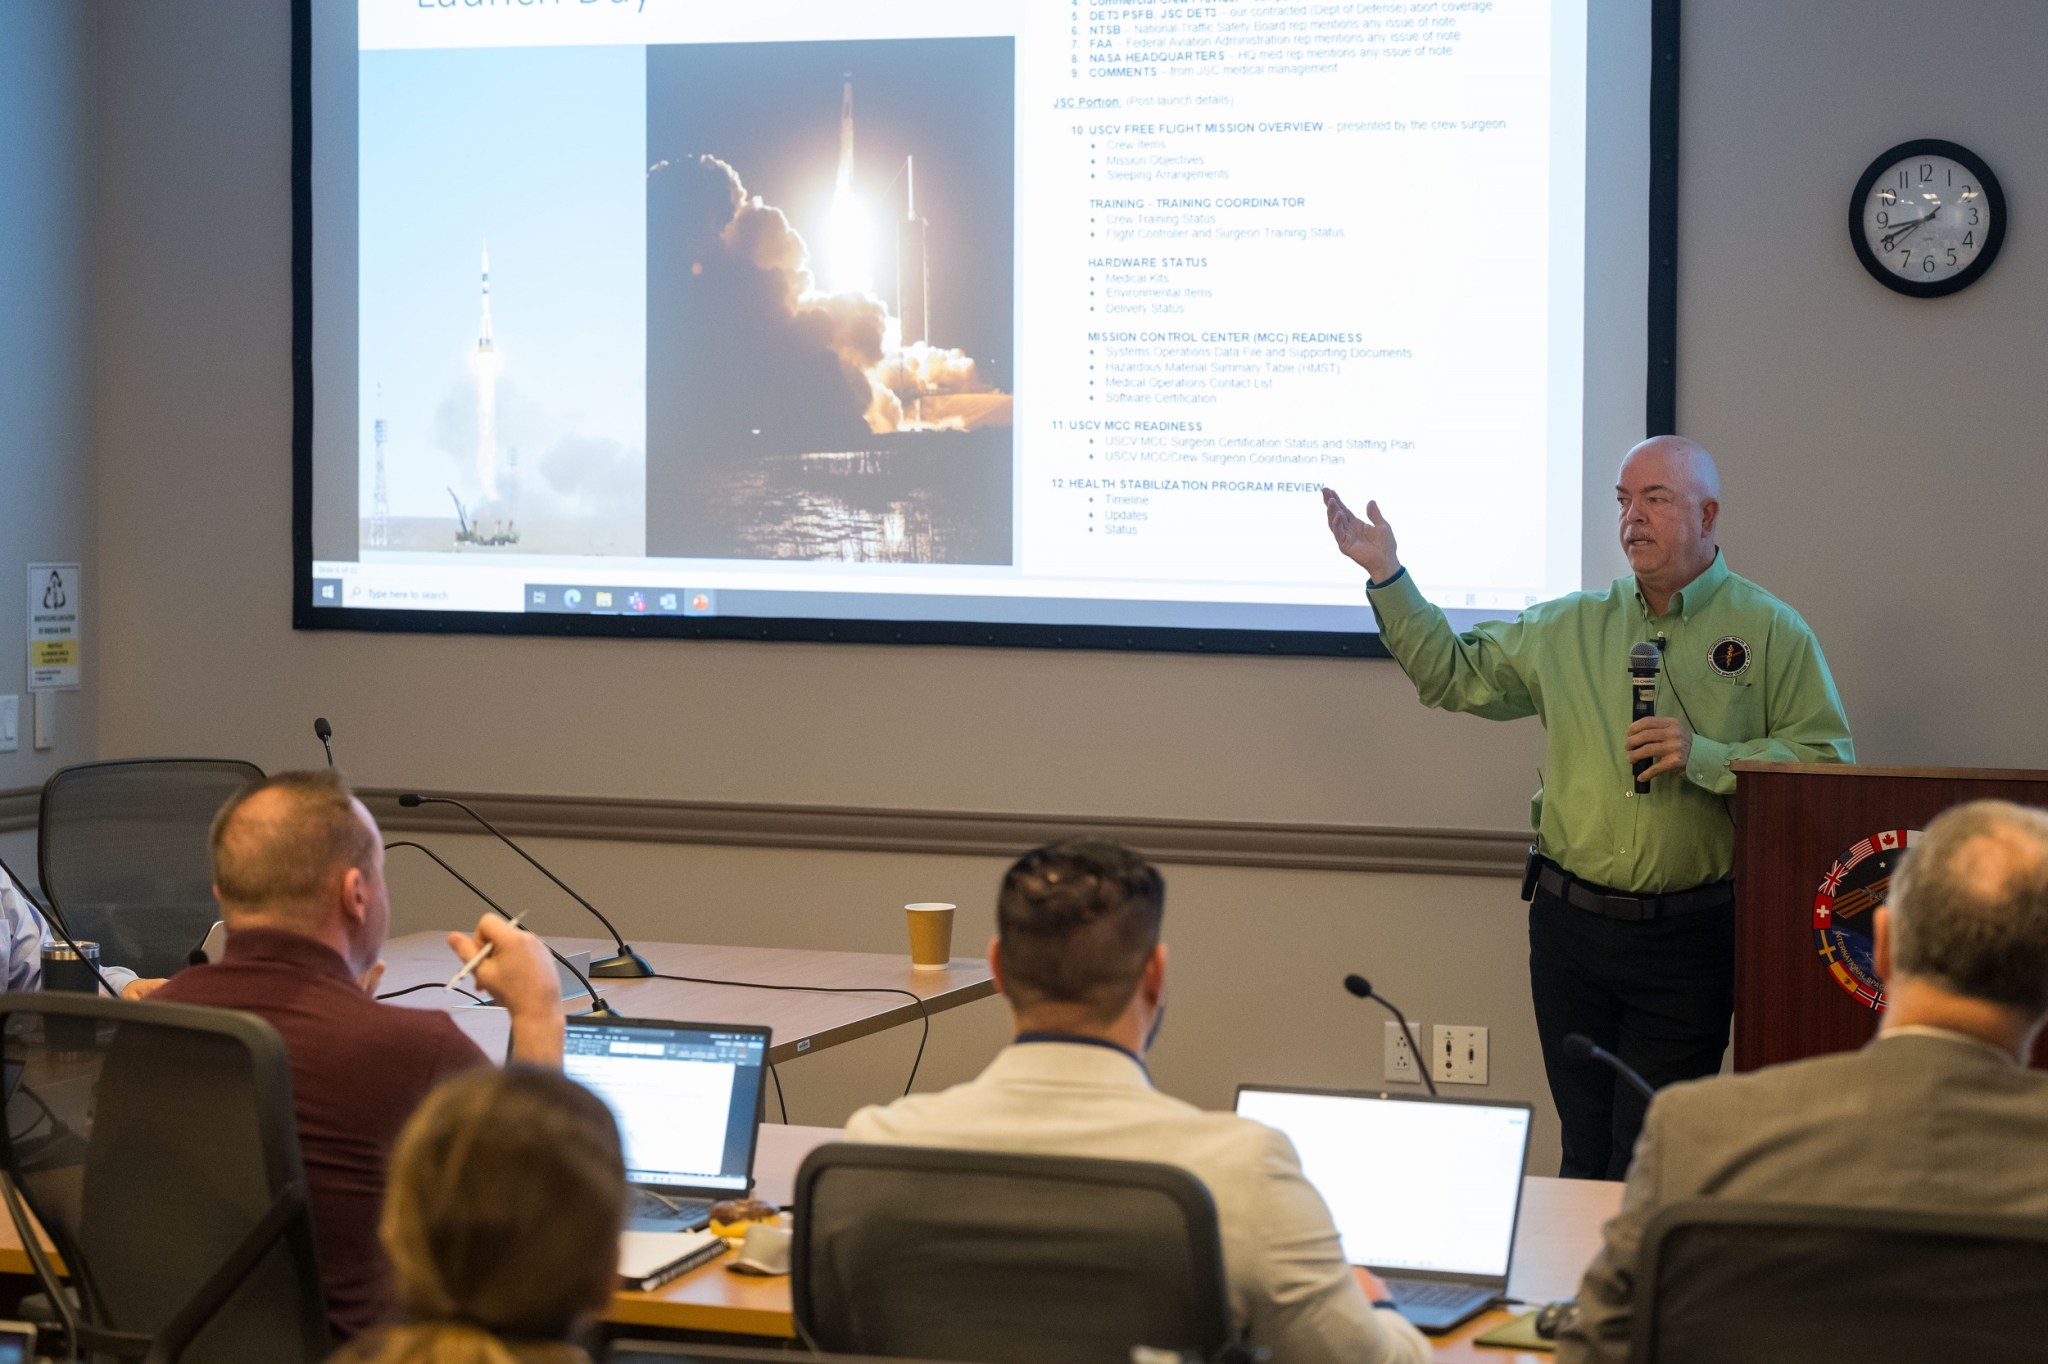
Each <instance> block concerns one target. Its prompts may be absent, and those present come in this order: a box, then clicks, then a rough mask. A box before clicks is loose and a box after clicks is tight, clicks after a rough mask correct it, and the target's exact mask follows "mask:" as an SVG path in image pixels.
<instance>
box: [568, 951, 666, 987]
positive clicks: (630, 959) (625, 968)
mask: <svg viewBox="0 0 2048 1364" xmlns="http://www.w3.org/2000/svg"><path fill="white" fill-rule="evenodd" d="M583 974H584V975H586V976H589V977H591V978H592V979H593V980H645V979H646V978H647V977H648V976H651V975H653V974H654V968H653V967H652V966H649V965H648V964H647V958H645V957H643V956H641V955H640V954H639V953H638V952H635V951H634V950H633V949H632V948H630V947H628V948H626V949H625V950H624V951H622V952H618V953H615V954H614V955H612V956H609V957H600V958H599V959H598V960H596V961H594V962H592V963H590V965H589V966H588V967H586V968H585V969H584V972H583Z"/></svg>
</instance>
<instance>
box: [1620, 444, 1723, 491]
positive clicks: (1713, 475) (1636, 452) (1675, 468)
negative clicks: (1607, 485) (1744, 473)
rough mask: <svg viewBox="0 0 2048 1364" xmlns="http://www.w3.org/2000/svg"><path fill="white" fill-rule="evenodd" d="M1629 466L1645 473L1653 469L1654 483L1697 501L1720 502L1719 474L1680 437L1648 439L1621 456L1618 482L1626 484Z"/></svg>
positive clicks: (1705, 455)
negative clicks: (1678, 489) (1664, 485)
mask: <svg viewBox="0 0 2048 1364" xmlns="http://www.w3.org/2000/svg"><path fill="white" fill-rule="evenodd" d="M1631 464H1636V465H1638V467H1639V469H1640V470H1641V471H1642V472H1643V473H1645V474H1648V473H1650V472H1651V470H1652V468H1654V470H1655V471H1656V474H1657V479H1656V481H1658V482H1661V483H1664V484H1667V485H1668V486H1671V487H1673V488H1680V489H1683V490H1684V491H1686V492H1688V493H1690V494H1691V495H1692V496H1693V497H1694V498H1696V499H1698V500H1699V501H1701V502H1718V501H1720V500H1721V471H1720V470H1719V469H1718V468H1716V467H1715V466H1714V457H1713V456H1712V455H1710V454H1708V453H1707V448H1706V447H1705V446H1704V445H1701V444H1700V443H1699V442H1697V441H1692V440H1687V439H1686V438H1685V437H1684V436H1652V437H1650V438H1649V439H1648V440H1646V441H1644V442H1643V443H1642V444H1640V445H1638V446H1636V447H1635V448H1634V449H1633V450H1630V451H1629V452H1628V453H1627V454H1625V455H1623V456H1622V457H1621V478H1620V480H1619V481H1620V482H1623V483H1626V482H1627V481H1628V474H1629V466H1630V465H1631Z"/></svg>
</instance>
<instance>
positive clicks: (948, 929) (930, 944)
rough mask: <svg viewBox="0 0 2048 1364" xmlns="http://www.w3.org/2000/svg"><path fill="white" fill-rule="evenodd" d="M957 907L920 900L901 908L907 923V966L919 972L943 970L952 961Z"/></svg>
mask: <svg viewBox="0 0 2048 1364" xmlns="http://www.w3.org/2000/svg"><path fill="white" fill-rule="evenodd" d="M958 907H959V906H957V905H948V904H941V903H939V902H937V901H923V902H920V903H918V904H914V905H905V906H903V912H904V914H905V915H906V916H907V917H908V918H909V920H910V964H911V965H912V966H914V967H916V968H917V969H918V970H920V971H943V970H944V969H945V968H946V965H947V963H949V962H950V961H952V959H953V911H954V910H955V909H957V908H958Z"/></svg>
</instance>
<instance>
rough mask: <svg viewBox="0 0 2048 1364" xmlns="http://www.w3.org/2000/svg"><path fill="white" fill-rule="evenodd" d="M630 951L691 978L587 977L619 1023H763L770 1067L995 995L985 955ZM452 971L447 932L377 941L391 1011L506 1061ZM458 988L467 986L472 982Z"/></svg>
mask: <svg viewBox="0 0 2048 1364" xmlns="http://www.w3.org/2000/svg"><path fill="white" fill-rule="evenodd" d="M547 942H548V946H550V947H552V948H554V949H555V950H556V951H557V952H559V953H561V954H562V955H563V956H565V957H569V958H572V959H573V958H575V957H576V955H577V954H579V953H586V952H587V953H590V954H591V955H593V956H597V957H604V956H609V955H611V953H612V951H613V950H614V948H613V945H612V942H611V940H610V939H608V938H555V937H550V938H549V939H548V940H547ZM634 947H635V950H637V951H638V952H639V953H640V955H641V956H642V957H644V958H646V959H647V964H648V965H649V966H652V967H653V968H654V969H655V970H656V971H657V972H660V973H661V974H662V975H664V976H691V977H696V979H695V980H687V981H686V980H662V979H656V978H649V979H640V980H597V981H593V982H592V984H593V985H594V986H596V988H597V991H598V993H599V994H600V995H602V996H603V997H604V1000H605V1002H606V1003H607V1004H608V1005H610V1006H611V1008H612V1009H613V1010H615V1011H616V1012H618V1013H619V1014H621V1015H623V1016H624V1017H626V1018H656V1019H664V1020H667V1021H669V1022H678V1023H746V1024H751V1025H755V1026H764V1027H767V1028H768V1029H770V1031H771V1034H772V1037H771V1045H770V1047H769V1051H768V1059H769V1061H771V1062H773V1063H777V1064H780V1063H781V1062H784V1061H793V1060H795V1059H796V1058H797V1057H799V1056H808V1055H810V1054H811V1053H812V1052H817V1051H823V1050H824V1049H825V1048H827V1047H834V1046H838V1045H840V1044H841V1043H845V1042H851V1041H853V1040H854V1039H855V1038H860V1037H866V1036H869V1035H870V1034H873V1033H878V1032H881V1031H883V1030H885V1029H888V1028H894V1027H897V1026H900V1025H901V1024H904V1023H911V1022H915V1021H917V1020H918V1019H920V1018H927V1017H929V1016H930V1015H932V1014H935V1013H943V1012H944V1011H946V1010H947V1009H956V1008H958V1007H960V1006H961V1005H962V1004H970V1003H972V1002H974V1001H975V1000H977V999H986V998H988V997H989V996H990V995H992V994H994V993H995V992H996V985H995V981H994V980H993V979H992V978H991V977H990V975H989V969H988V961H987V960H986V959H985V958H982V957H955V958H953V960H952V961H951V962H950V963H949V964H948V965H946V966H945V967H942V968H939V969H936V970H930V971H920V970H918V969H916V968H915V967H913V966H912V965H911V964H910V955H909V953H908V952H902V953H889V952H830V951H824V950H821V949H812V948H794V947H717V946H709V945H704V944H698V943H667V942H648V943H636V944H634ZM458 965H460V963H459V962H457V961H456V960H455V958H454V956H453V955H452V954H451V953H450V952H449V950H448V936H447V934H445V933H408V934H406V935H405V936H403V937H398V938H393V939H391V940H390V941H389V942H387V943H386V944H385V945H384V979H383V981H382V983H381V984H379V985H378V987H377V992H378V994H379V995H380V996H387V997H391V996H395V997H392V998H391V1000H390V1002H391V1003H393V1004H402V1005H407V1006H410V1007H413V1008H422V1009H445V1010H446V1011H447V1012H448V1014H449V1016H450V1017H452V1018H453V1019H454V1020H455V1021H456V1023H458V1024H459V1025H461V1027H462V1030H463V1031H464V1032H466V1033H468V1034H469V1036H470V1037H471V1038H473V1039H474V1040H475V1041H476V1044H477V1045H478V1046H480V1047H482V1048H483V1050H484V1054H485V1055H487V1056H503V1055H505V1051H506V1043H507V1041H508V1040H509V1038H510V1031H511V1030H510V1024H509V1023H508V1021H507V1019H506V1016H505V1011H504V1010H503V1009H499V1008H495V1007H491V1006H484V1005H475V1004H471V1003H470V1002H469V1001H467V1000H464V999H463V998H462V997H461V996H459V995H455V994H453V993H451V992H449V991H447V990H443V989H440V988H439V987H440V986H441V985H442V984H444V983H445V982H446V981H447V979H448V977H449V976H451V975H453V974H454V973H455V968H456V967H457V966H458ZM415 987H422V988H415ZM424 987H434V988H424ZM467 988H469V989H471V990H474V989H475V982H473V981H472V982H468V983H467ZM401 991H404V992H407V993H398V992H401ZM587 1002H588V1001H587V1000H585V999H584V998H583V997H581V996H577V997H576V998H573V999H571V1000H569V1001H568V1003H569V1007H570V1009H572V1010H574V1009H579V1008H582V1007H584V1006H585V1005H586V1004H587Z"/></svg>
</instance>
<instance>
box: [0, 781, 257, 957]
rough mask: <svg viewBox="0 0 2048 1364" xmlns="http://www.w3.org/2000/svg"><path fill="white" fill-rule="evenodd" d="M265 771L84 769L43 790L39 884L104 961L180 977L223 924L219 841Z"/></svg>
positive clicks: (68, 924)
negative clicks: (227, 819) (229, 805)
mask: <svg viewBox="0 0 2048 1364" xmlns="http://www.w3.org/2000/svg"><path fill="white" fill-rule="evenodd" d="M261 780H263V769H262V768H260V767H258V766H256V765H255V764H254V763H245V762H238V761H234V760H230V759H213V758H146V759H138V760H134V761H122V762H103V763H81V764H79V765H78V766H76V767H66V768H63V769H62V770H60V771H58V772H55V773H53V774H51V776H50V779H49V780H48V781H46V782H44V783H43V803H42V814H41V819H40V822H39V831H38V834H37V842H36V858H37V874H38V875H39V876H40V877H41V878H42V882H43V893H44V894H45V895H46V896H48V897H49V900H50V904H51V907H52V908H53V909H54V910H55V911H56V913H57V915H58V917H60V918H61V919H62V920H63V922H64V927H65V928H66V929H67V930H68V931H69V932H70V934H71V936H72V937H74V938H81V939H89V940H91V941H93V942H97V943H98V944H99V945H100V961H101V962H102V963H104V964H107V965H112V966H125V967H127V968H128V969H129V970H131V971H134V972H136V973H137V974H138V975H143V976H168V975H170V974H171V973H172V972H174V971H177V970H179V969H181V968H182V967H184V966H185V965H186V964H187V958H188V956H189V954H190V953H191V951H192V949H193V948H195V947H197V946H198V945H199V941H200V939H201V938H203V937H205V936H206V930H207V929H208V928H210V927H212V926H213V922H214V920H215V919H217V918H219V917H220V914H219V910H218V909H217V908H216V907H215V905H214V900H213V859H212V855H211V852H210V850H209V849H208V847H207V832H208V830H209V829H210V828H211V826H212V824H213V816H214V814H215V812H216V811H218V810H219V809H220V807H221V806H222V805H223V804H225V803H226V802H227V799H228V797H229V796H232V795H233V794H235V792H237V791H239V790H241V789H242V787H244V786H246V785H248V784H249V783H250V782H256V781H261Z"/></svg>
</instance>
